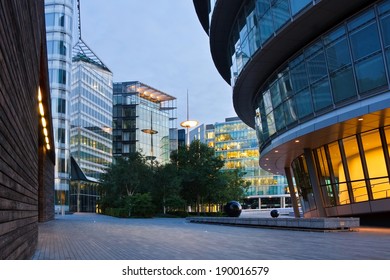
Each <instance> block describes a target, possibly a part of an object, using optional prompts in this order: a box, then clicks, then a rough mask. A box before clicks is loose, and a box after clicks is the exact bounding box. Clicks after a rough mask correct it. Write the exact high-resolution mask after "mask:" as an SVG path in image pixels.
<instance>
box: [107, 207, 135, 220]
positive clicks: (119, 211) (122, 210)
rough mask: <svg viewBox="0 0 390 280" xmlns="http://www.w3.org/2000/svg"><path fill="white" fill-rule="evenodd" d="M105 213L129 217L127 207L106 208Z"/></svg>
mask: <svg viewBox="0 0 390 280" xmlns="http://www.w3.org/2000/svg"><path fill="white" fill-rule="evenodd" d="M103 214H105V215H109V216H113V217H118V218H127V217H129V211H128V210H127V209H126V208H106V209H105V211H104V213H103Z"/></svg>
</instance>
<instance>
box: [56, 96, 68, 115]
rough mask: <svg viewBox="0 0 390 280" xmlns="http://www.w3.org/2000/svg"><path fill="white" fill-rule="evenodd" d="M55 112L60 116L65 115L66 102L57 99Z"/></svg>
mask: <svg viewBox="0 0 390 280" xmlns="http://www.w3.org/2000/svg"><path fill="white" fill-rule="evenodd" d="M57 102H58V103H57V112H58V113H60V114H65V113H66V100H65V99H62V98H58V99H57Z"/></svg>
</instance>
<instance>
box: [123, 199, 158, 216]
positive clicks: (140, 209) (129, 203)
mask: <svg viewBox="0 0 390 280" xmlns="http://www.w3.org/2000/svg"><path fill="white" fill-rule="evenodd" d="M126 209H128V211H129V216H130V217H145V218H149V217H152V216H153V214H154V204H153V201H152V196H151V195H150V193H143V194H141V193H137V194H134V195H132V196H128V197H127V198H126Z"/></svg>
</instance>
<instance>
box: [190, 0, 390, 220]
mask: <svg viewBox="0 0 390 280" xmlns="http://www.w3.org/2000/svg"><path fill="white" fill-rule="evenodd" d="M232 2H233V1H231V2H228V1H220V0H217V1H214V0H212V1H208V0H204V1H202V0H194V4H195V8H196V11H197V14H198V17H199V19H200V21H201V23H202V26H203V28H204V29H205V31H206V32H207V33H208V34H209V36H210V48H211V53H212V56H213V60H214V62H215V65H216V67H217V69H218V71H219V72H220V74H221V76H222V77H223V78H224V79H225V81H226V82H228V83H230V84H231V85H232V87H233V102H234V107H235V110H236V112H237V114H238V116H239V117H240V118H241V119H242V120H243V121H244V122H245V123H246V124H248V125H249V126H251V127H253V128H255V129H256V134H257V138H258V142H259V148H260V157H259V162H260V166H261V167H263V168H269V171H270V172H272V173H274V174H277V173H278V172H279V174H285V175H286V177H287V179H288V181H289V182H290V183H289V188H290V189H291V190H293V186H292V184H293V180H292V176H293V177H294V178H295V182H296V187H297V189H298V194H299V198H300V202H301V205H302V210H303V212H304V215H305V216H306V217H317V216H325V217H326V216H329V217H331V216H360V217H369V218H375V217H378V216H380V215H385V216H386V215H389V213H390V183H389V175H390V160H389V143H390V139H389V138H390V133H389V130H390V127H389V125H390V118H389V113H390V109H389V107H390V95H389V89H390V88H389V83H390V75H389V73H390V72H389V71H390V51H389V49H390V1H388V0H386V1H383V0H381V1H364V0H355V1H348V2H346V1H344V2H341V1H336V0H322V1H312V0H299V1H298V0H279V1H269V0H246V1H234V3H232Z"/></svg>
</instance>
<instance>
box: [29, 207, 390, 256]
mask: <svg viewBox="0 0 390 280" xmlns="http://www.w3.org/2000/svg"><path fill="white" fill-rule="evenodd" d="M33 259H35V260H256V259H263V260H265V259H269V260H312V259H320V260H338V259H348V260H362V259H364V260H365V259H372V260H378V259H382V260H390V229H383V228H382V229H381V228H360V229H359V231H357V232H307V231H290V230H279V229H265V228H250V227H237V226H222V225H210V224H194V223H188V222H186V220H185V219H169V218H153V219H119V218H114V217H109V216H104V215H98V214H81V213H77V214H73V215H65V216H61V215H57V216H56V219H55V220H53V221H50V222H46V223H42V224H40V225H39V240H38V247H37V250H36V252H35V255H34V256H33Z"/></svg>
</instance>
